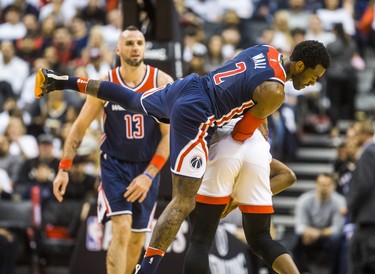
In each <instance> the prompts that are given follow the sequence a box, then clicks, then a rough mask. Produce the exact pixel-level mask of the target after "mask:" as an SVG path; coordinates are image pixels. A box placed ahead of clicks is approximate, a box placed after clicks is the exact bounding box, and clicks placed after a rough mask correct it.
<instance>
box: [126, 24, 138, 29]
mask: <svg viewBox="0 0 375 274" xmlns="http://www.w3.org/2000/svg"><path fill="white" fill-rule="evenodd" d="M125 30H139V29H138V28H137V27H136V26H133V25H130V26H128V27H127V28H126V29H125Z"/></svg>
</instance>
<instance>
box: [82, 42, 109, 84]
mask: <svg viewBox="0 0 375 274" xmlns="http://www.w3.org/2000/svg"><path fill="white" fill-rule="evenodd" d="M103 55H104V54H103V53H102V52H101V49H100V48H91V49H89V56H90V59H89V63H88V64H87V65H86V70H87V76H88V78H92V79H100V78H103V76H105V75H107V73H108V71H109V70H110V69H111V65H110V64H109V63H108V62H106V61H105V60H104V58H103Z"/></svg>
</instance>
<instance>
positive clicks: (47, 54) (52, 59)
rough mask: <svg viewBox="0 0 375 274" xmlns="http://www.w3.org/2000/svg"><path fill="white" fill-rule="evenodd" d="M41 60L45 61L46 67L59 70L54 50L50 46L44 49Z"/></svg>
mask: <svg viewBox="0 0 375 274" xmlns="http://www.w3.org/2000/svg"><path fill="white" fill-rule="evenodd" d="M43 58H45V59H46V60H47V62H48V67H50V68H51V69H54V68H55V69H59V67H60V64H59V59H58V55H57V49H56V48H54V47H52V46H50V47H47V48H45V50H44V54H43Z"/></svg>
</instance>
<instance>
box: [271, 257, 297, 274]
mask: <svg viewBox="0 0 375 274" xmlns="http://www.w3.org/2000/svg"><path fill="white" fill-rule="evenodd" d="M272 269H273V270H275V271H276V272H277V273H280V274H294V273H295V274H299V273H300V272H299V271H298V268H297V266H296V265H295V264H294V262H293V259H292V257H291V256H290V255H289V254H287V253H284V254H282V255H280V256H279V257H277V258H276V259H275V261H274V262H273V264H272Z"/></svg>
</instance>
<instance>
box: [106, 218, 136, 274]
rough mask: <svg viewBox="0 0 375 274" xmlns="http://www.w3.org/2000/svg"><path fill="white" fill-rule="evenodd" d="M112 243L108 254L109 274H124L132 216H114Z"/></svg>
mask: <svg viewBox="0 0 375 274" xmlns="http://www.w3.org/2000/svg"><path fill="white" fill-rule="evenodd" d="M111 220H112V241H111V243H110V245H109V248H108V252H107V273H108V274H124V273H125V269H126V256H127V254H128V244H129V238H130V235H131V224H132V218H131V215H119V216H112V217H111Z"/></svg>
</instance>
